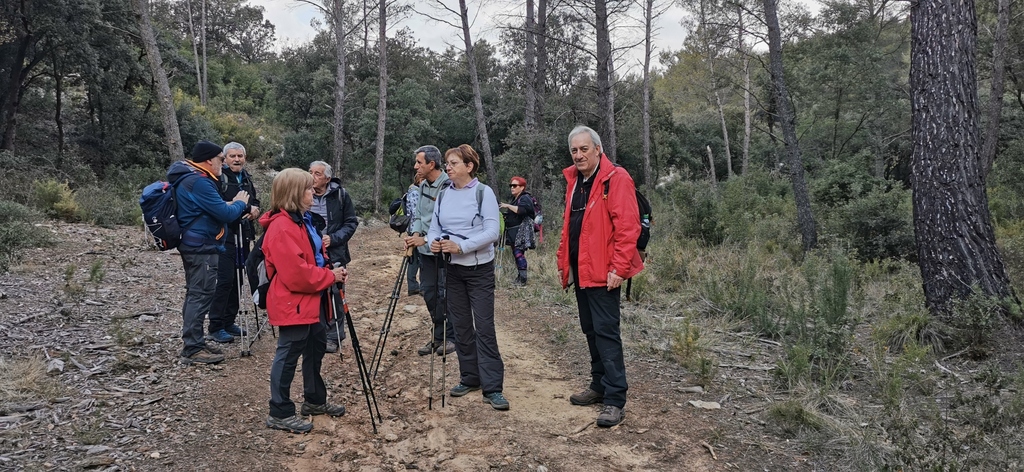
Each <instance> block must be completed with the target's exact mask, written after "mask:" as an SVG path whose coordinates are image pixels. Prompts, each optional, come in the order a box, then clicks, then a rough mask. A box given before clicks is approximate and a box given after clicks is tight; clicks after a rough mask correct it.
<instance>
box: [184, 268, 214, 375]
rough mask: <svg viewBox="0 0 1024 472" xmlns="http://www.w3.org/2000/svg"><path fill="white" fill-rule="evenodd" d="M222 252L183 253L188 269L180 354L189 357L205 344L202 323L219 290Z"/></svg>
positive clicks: (186, 271) (186, 272)
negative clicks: (218, 279) (219, 268)
mask: <svg viewBox="0 0 1024 472" xmlns="http://www.w3.org/2000/svg"><path fill="white" fill-rule="evenodd" d="M219 259H220V255H219V254H189V253H182V254H181V265H182V266H184V268H185V303H184V304H183V305H182V307H181V317H182V321H183V322H182V327H181V340H182V342H183V343H184V347H182V349H181V355H182V356H185V357H188V356H191V355H192V354H195V353H197V352H199V351H201V350H203V348H205V347H206V339H205V338H204V336H203V323H204V320H205V319H206V314H207V313H209V312H210V306H211V305H213V296H214V293H215V292H216V290H217V265H218V263H219Z"/></svg>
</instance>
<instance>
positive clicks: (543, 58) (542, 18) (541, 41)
mask: <svg viewBox="0 0 1024 472" xmlns="http://www.w3.org/2000/svg"><path fill="white" fill-rule="evenodd" d="M535 38H537V72H536V74H535V78H534V86H533V89H534V91H535V93H536V94H537V97H538V99H537V104H536V113H535V115H536V116H537V123H536V126H538V127H540V128H543V127H544V119H543V117H544V94H546V93H547V74H548V42H547V38H548V2H547V0H537V27H536V35H535Z"/></svg>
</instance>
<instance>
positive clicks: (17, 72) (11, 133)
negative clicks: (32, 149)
mask: <svg viewBox="0 0 1024 472" xmlns="http://www.w3.org/2000/svg"><path fill="white" fill-rule="evenodd" d="M16 24H17V25H18V26H19V27H17V28H15V31H16V33H17V35H18V40H19V43H18V49H17V50H16V52H15V54H14V59H13V61H11V64H12V65H13V67H11V70H10V76H9V77H8V79H7V90H5V91H4V101H3V107H2V110H0V122H2V123H3V125H4V135H3V141H2V142H0V149H2V150H5V151H14V147H15V146H14V138H15V136H16V135H17V129H18V108H20V107H21V84H22V83H24V81H25V77H26V76H27V75H28V70H26V69H25V68H24V67H22V66H21V65H22V64H25V57H26V56H27V55H28V49H29V47H30V46H32V45H33V43H35V41H36V40H35V37H34V36H33V34H32V33H31V32H30V31H29V30H28V28H27V27H20V26H21V23H20V22H17V23H16Z"/></svg>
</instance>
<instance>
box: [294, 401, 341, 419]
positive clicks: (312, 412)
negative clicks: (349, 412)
mask: <svg viewBox="0 0 1024 472" xmlns="http://www.w3.org/2000/svg"><path fill="white" fill-rule="evenodd" d="M300 411H301V412H302V416H316V415H327V416H343V415H344V414H345V407H344V406H343V405H332V404H330V403H324V404H323V405H314V404H312V403H307V402H302V409H301V410H300Z"/></svg>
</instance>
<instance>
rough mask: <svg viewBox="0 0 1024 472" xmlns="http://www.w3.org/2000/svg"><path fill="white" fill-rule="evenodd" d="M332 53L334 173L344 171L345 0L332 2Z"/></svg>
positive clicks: (339, 173) (342, 173) (340, 174)
mask: <svg viewBox="0 0 1024 472" xmlns="http://www.w3.org/2000/svg"><path fill="white" fill-rule="evenodd" d="M332 5H333V9H334V10H333V14H332V15H331V17H332V19H333V21H334V53H335V55H336V56H337V60H338V66H337V68H336V69H335V71H336V75H335V79H334V80H335V81H334V173H335V175H337V176H339V178H340V177H341V176H342V175H345V174H344V171H345V67H346V66H345V0H333V1H332Z"/></svg>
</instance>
